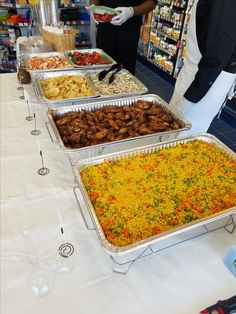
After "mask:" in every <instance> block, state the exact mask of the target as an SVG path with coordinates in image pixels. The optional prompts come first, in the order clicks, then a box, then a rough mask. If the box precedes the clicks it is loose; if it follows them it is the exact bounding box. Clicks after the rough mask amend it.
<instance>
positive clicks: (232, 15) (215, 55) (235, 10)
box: [184, 0, 236, 103]
mask: <svg viewBox="0 0 236 314" xmlns="http://www.w3.org/2000/svg"><path fill="white" fill-rule="evenodd" d="M235 32H236V0H212V7H211V12H210V17H209V25H208V33H207V39H206V49H205V52H204V54H203V55H202V58H201V60H200V62H199V64H198V72H197V73H196V76H195V79H194V81H193V82H192V84H191V85H190V87H189V88H188V89H187V91H186V93H185V94H184V97H185V98H186V99H187V100H189V101H191V102H194V103H196V102H198V101H200V100H201V99H202V98H203V97H204V96H205V95H206V93H207V92H208V90H209V89H210V87H211V85H212V84H213V83H214V81H215V80H216V78H217V77H218V75H219V74H220V72H221V71H222V70H223V69H224V68H225V67H226V66H227V64H228V62H229V60H230V57H231V56H232V54H233V51H234V49H235V47H236V33H235Z"/></svg>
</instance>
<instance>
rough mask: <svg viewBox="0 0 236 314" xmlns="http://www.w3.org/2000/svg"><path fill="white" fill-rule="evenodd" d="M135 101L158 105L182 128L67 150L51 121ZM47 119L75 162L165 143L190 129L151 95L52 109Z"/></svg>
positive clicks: (177, 114)
mask: <svg viewBox="0 0 236 314" xmlns="http://www.w3.org/2000/svg"><path fill="white" fill-rule="evenodd" d="M137 100H146V101H150V102H155V103H158V104H159V105H160V106H161V108H162V109H163V110H164V111H165V112H167V113H170V114H172V116H173V117H174V119H175V120H176V121H177V122H179V123H180V124H181V126H182V127H181V128H180V129H178V130H173V131H166V132H161V133H160V132H159V133H153V134H148V135H142V136H138V137H132V138H128V139H124V140H120V141H115V142H110V143H104V144H98V145H93V146H87V147H82V148H77V149H71V148H67V147H66V146H65V145H64V143H63V140H62V138H61V136H60V134H59V132H58V129H57V126H56V124H55V122H54V119H53V116H54V115H63V114H65V113H67V112H71V111H75V112H79V111H81V110H86V111H92V110H95V109H99V108H102V107H104V106H110V105H112V106H123V105H132V104H133V103H135V102H136V101H137ZM48 119H49V122H50V124H51V126H52V129H53V132H54V134H55V137H56V139H57V142H58V143H59V145H60V147H61V149H62V150H63V151H65V152H73V154H72V155H71V158H72V159H73V160H74V161H75V162H76V161H77V159H78V158H81V157H84V158H87V157H93V156H98V155H101V154H107V153H110V152H114V151H118V150H123V149H128V148H131V147H137V146H140V145H147V144H148V143H149V140H150V141H152V143H153V141H154V143H158V142H161V141H166V140H168V139H170V138H176V137H177V135H178V134H179V133H180V132H182V131H185V130H188V129H190V128H191V124H190V123H189V122H188V121H187V120H186V119H185V118H184V117H183V116H182V115H180V114H179V113H177V112H176V111H174V110H172V109H169V108H168V105H167V103H165V102H164V100H162V99H161V98H160V97H159V96H157V95H152V94H147V95H143V96H136V97H127V98H120V99H116V100H105V101H101V100H100V99H99V98H98V99H97V101H96V102H91V103H87V104H84V105H77V106H70V107H69V106H66V107H64V108H63V107H61V108H58V109H52V110H49V111H48ZM75 153H77V154H75Z"/></svg>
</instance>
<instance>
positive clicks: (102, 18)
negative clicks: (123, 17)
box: [87, 5, 117, 22]
mask: <svg viewBox="0 0 236 314" xmlns="http://www.w3.org/2000/svg"><path fill="white" fill-rule="evenodd" d="M87 9H88V10H89V11H91V12H92V13H93V17H94V19H95V20H96V21H98V22H111V20H112V19H113V17H114V16H116V15H117V12H116V11H115V9H112V8H109V7H106V6H100V5H98V6H96V5H93V6H90V7H88V8H87Z"/></svg>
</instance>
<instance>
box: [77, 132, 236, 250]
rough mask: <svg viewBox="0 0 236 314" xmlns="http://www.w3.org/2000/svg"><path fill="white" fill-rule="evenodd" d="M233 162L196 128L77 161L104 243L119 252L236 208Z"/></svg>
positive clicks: (79, 180) (89, 207)
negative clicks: (164, 139)
mask: <svg viewBox="0 0 236 314" xmlns="http://www.w3.org/2000/svg"><path fill="white" fill-rule="evenodd" d="M235 163H236V154H235V153H234V152H232V151H231V150H230V149H229V148H228V147H227V146H225V145H224V144H223V143H221V142H220V141H219V140H218V139H217V138H216V137H214V136H213V135H210V134H197V135H192V136H188V137H183V138H179V139H177V140H172V141H167V142H163V143H159V144H156V145H148V146H143V147H139V148H136V149H132V150H126V151H121V152H118V153H114V154H108V155H105V156H98V157H93V158H89V159H86V160H80V161H78V163H77V164H76V165H74V167H73V172H74V175H75V179H76V181H77V183H78V186H79V188H80V191H81V193H82V197H83V200H84V203H85V205H86V208H87V211H88V212H89V214H90V216H91V219H92V222H93V224H94V227H95V230H96V233H97V237H98V239H99V241H100V243H101V245H102V247H103V248H104V249H105V250H106V252H108V253H109V254H110V255H122V254H125V253H130V252H132V251H135V250H137V249H139V248H141V247H147V246H151V245H154V244H155V243H157V242H158V241H161V240H164V239H167V238H170V237H172V236H175V235H180V234H181V233H182V234H183V233H184V232H186V231H190V230H191V231H192V230H193V229H195V228H197V227H200V226H203V225H204V226H205V225H206V224H208V223H216V221H218V220H220V219H223V218H225V217H227V216H230V215H233V214H235V213H236V182H235V181H236V179H235V178H236V173H235ZM219 222H220V221H218V223H219Z"/></svg>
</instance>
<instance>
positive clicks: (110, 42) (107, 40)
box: [97, 21, 140, 74]
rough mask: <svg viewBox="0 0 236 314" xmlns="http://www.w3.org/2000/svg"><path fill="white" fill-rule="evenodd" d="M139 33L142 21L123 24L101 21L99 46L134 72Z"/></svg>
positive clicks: (98, 35)
mask: <svg viewBox="0 0 236 314" xmlns="http://www.w3.org/2000/svg"><path fill="white" fill-rule="evenodd" d="M139 35H140V23H139V22H137V21H127V22H126V23H124V24H123V25H121V26H115V25H112V24H110V23H99V24H98V27H97V47H98V48H100V49H102V50H104V51H105V52H106V53H107V54H108V55H110V56H111V57H112V58H113V59H114V60H115V61H116V62H121V63H122V64H123V67H124V68H125V69H127V70H128V71H130V72H131V73H132V74H134V73H135V65H136V54H137V48H138V41H139Z"/></svg>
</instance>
